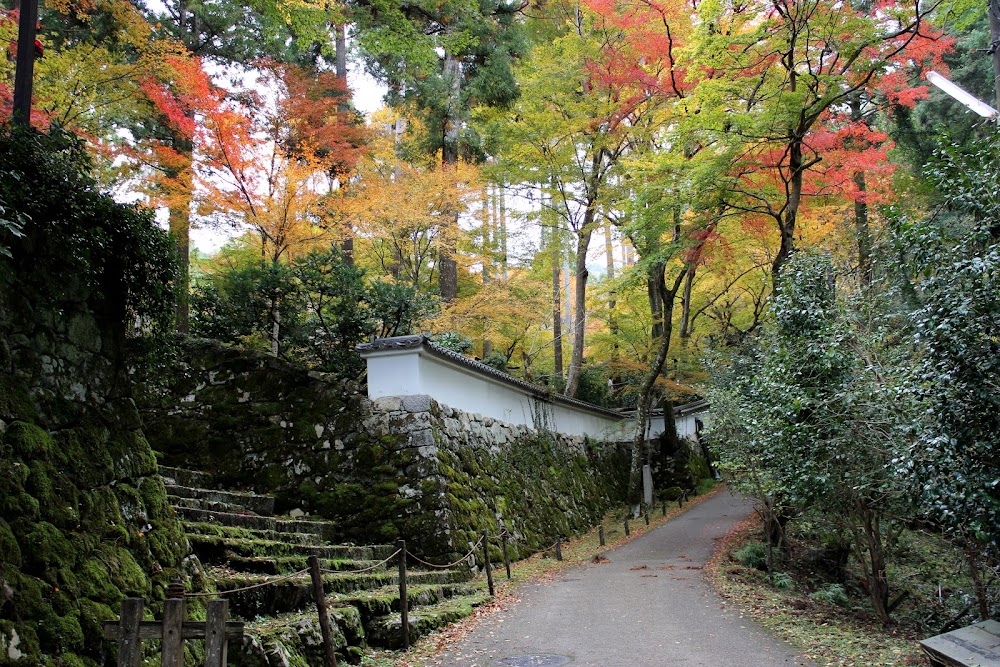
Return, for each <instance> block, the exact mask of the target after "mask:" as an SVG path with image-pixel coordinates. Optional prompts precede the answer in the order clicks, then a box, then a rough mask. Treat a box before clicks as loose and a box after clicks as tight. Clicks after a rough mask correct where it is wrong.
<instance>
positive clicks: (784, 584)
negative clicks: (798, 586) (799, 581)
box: [771, 572, 795, 591]
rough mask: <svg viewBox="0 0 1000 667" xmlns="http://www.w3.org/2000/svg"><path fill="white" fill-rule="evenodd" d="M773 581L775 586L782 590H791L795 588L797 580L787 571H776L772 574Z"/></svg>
mask: <svg viewBox="0 0 1000 667" xmlns="http://www.w3.org/2000/svg"><path fill="white" fill-rule="evenodd" d="M771 583H772V584H774V587H775V588H777V589H778V590H782V591H790V590H793V589H794V588H795V580H794V579H792V575H790V574H788V573H787V572H775V573H774V574H773V575H771Z"/></svg>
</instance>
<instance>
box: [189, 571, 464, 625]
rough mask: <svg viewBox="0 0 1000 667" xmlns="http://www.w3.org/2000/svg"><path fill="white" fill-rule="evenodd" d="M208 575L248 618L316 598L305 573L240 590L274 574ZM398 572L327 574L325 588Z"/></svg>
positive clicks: (448, 576)
mask: <svg viewBox="0 0 1000 667" xmlns="http://www.w3.org/2000/svg"><path fill="white" fill-rule="evenodd" d="M207 574H208V576H209V578H210V579H211V580H213V581H214V582H215V585H216V588H217V589H218V590H219V591H220V592H225V591H234V592H232V593H229V594H227V595H226V597H227V599H229V604H230V609H232V611H233V613H234V614H237V615H239V616H242V617H244V618H254V617H256V616H263V615H274V614H280V613H285V612H289V611H295V610H298V609H303V608H305V607H306V606H307V605H308V604H309V602H310V601H311V600H312V583H311V581H310V579H309V576H308V575H306V574H303V575H301V576H299V577H296V578H294V579H288V580H285V581H278V582H275V583H273V584H271V585H269V586H261V587H260V588H253V589H251V590H244V591H236V589H241V588H246V587H248V586H253V585H255V584H259V583H264V582H266V581H268V580H269V579H273V577H264V576H261V575H253V574H247V573H240V572H232V571H229V570H220V569H215V568H210V569H209V570H208V573H207ZM467 576H468V575H467V574H466V573H464V572H459V571H457V570H443V571H439V572H410V573H408V574H407V581H408V582H410V583H411V584H412V585H419V584H438V585H441V584H451V583H459V582H461V581H463V580H465V579H466V578H467ZM397 584H398V576H397V574H396V573H395V572H365V573H361V574H352V573H349V572H344V573H337V574H326V575H323V589H324V590H325V591H326V593H327V594H328V595H329V594H332V593H352V592H355V591H361V590H368V589H372V588H380V587H383V586H390V585H397Z"/></svg>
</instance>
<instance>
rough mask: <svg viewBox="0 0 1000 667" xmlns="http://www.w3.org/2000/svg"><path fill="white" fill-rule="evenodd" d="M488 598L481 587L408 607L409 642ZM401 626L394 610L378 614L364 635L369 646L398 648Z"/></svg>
mask: <svg viewBox="0 0 1000 667" xmlns="http://www.w3.org/2000/svg"><path fill="white" fill-rule="evenodd" d="M489 599H490V594H489V592H488V591H485V590H481V591H478V592H475V593H471V594H469V595H463V596H458V597H453V598H448V599H445V600H442V601H440V602H438V603H436V604H432V605H427V606H420V607H417V608H415V609H411V610H409V613H408V614H407V619H408V621H409V622H408V625H409V628H410V633H409V634H410V642H413V641H414V640H416V639H417V638H419V637H423V636H425V635H427V634H429V633H431V632H433V631H434V630H437V629H438V628H442V627H444V626H446V625H448V624H449V623H454V622H455V621H459V620H461V619H463V618H465V617H467V616H469V615H471V614H472V611H473V609H475V608H476V607H479V606H480V605H483V604H485V603H486V602H488V601H489ZM402 628H403V623H402V621H401V619H400V616H399V613H398V612H395V613H392V614H388V615H386V616H380V617H378V618H377V619H375V620H374V621H373V622H372V623H370V624H369V625H367V626H366V627H365V636H366V638H367V640H368V644H369V645H370V646H379V647H384V648H394V649H395V648H402V644H403V634H402Z"/></svg>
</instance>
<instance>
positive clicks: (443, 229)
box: [327, 113, 479, 292]
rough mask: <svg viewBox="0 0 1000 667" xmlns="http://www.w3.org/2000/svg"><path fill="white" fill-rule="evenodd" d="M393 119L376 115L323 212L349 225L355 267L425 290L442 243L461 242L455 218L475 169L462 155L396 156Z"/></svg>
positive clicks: (470, 194) (436, 272)
mask: <svg viewBox="0 0 1000 667" xmlns="http://www.w3.org/2000/svg"><path fill="white" fill-rule="evenodd" d="M397 118H398V117H397V116H395V115H392V114H387V113H383V114H380V115H377V116H376V120H377V127H376V129H375V131H374V133H373V138H372V142H371V151H370V152H369V154H368V155H367V156H366V158H365V159H364V160H362V161H361V162H360V163H359V164H358V170H357V179H356V181H355V182H354V183H353V184H352V186H351V187H350V189H349V190H347V191H344V192H338V193H336V195H335V196H331V198H330V207H329V209H328V212H327V216H328V220H329V221H330V224H331V225H333V226H336V227H339V228H348V227H349V228H352V229H354V230H355V232H356V234H357V237H356V240H355V246H356V259H357V261H358V263H359V265H360V266H362V267H366V268H369V269H374V270H376V271H378V273H379V274H380V275H385V276H391V277H392V278H393V279H394V280H396V281H400V282H403V283H406V284H409V285H412V286H413V287H415V288H417V289H420V290H422V291H426V292H431V291H435V289H436V287H437V285H438V284H439V277H440V271H441V264H440V256H441V252H442V249H443V248H458V247H462V246H465V245H466V244H467V243H468V242H469V239H468V236H467V235H466V234H465V233H464V232H463V231H462V229H461V228H460V227H459V226H458V225H456V224H455V220H456V219H458V218H460V217H463V216H466V215H468V214H470V213H471V211H472V210H473V208H474V206H475V204H476V200H477V198H478V187H479V171H478V169H477V168H476V167H475V166H473V165H470V164H468V163H466V162H464V161H459V162H457V163H456V164H453V165H450V166H448V167H445V166H442V165H441V164H440V163H438V162H437V161H436V160H433V159H425V160H415V161H413V162H407V161H406V160H404V159H402V158H401V157H400V156H399V155H398V147H397V142H396V136H395V132H396V128H397V122H396V119H397ZM466 256H469V255H466Z"/></svg>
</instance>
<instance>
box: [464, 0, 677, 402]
mask: <svg viewBox="0 0 1000 667" xmlns="http://www.w3.org/2000/svg"><path fill="white" fill-rule="evenodd" d="M549 11H550V15H549V17H548V19H549V20H548V21H547V22H546V26H545V27H539V28H538V30H539V32H540V35H539V37H538V39H539V41H540V42H541V43H539V44H537V45H536V47H535V49H534V50H533V51H532V54H531V56H530V57H529V58H527V59H526V60H525V62H524V63H523V65H522V66H520V67H519V69H518V73H519V76H520V81H521V87H522V94H521V97H520V98H519V99H518V100H517V102H516V103H515V104H514V105H513V106H512V107H511V109H510V110H509V111H507V112H505V113H503V114H498V113H493V114H490V113H481V114H480V115H479V116H480V122H481V123H482V125H483V126H484V128H485V129H484V132H485V133H487V134H488V135H494V136H496V137H497V139H496V142H497V143H498V145H500V146H502V150H501V154H500V155H499V156H498V157H499V163H500V164H501V165H502V167H501V168H503V169H504V170H505V171H507V172H508V173H509V174H512V175H513V176H516V179H517V180H519V181H520V182H522V183H525V184H528V185H529V186H530V187H535V186H534V184H536V183H538V184H540V186H539V187H538V190H540V191H541V199H542V201H543V202H546V204H545V205H546V206H547V207H548V210H549V211H550V213H551V214H552V215H553V216H554V218H555V220H556V221H554V222H552V223H550V224H552V225H554V226H555V227H557V228H559V229H563V230H565V231H566V232H568V233H569V234H571V236H572V238H573V239H574V245H575V248H574V250H573V256H574V267H573V273H574V281H573V299H574V306H573V321H572V327H571V330H572V353H571V357H570V363H569V370H568V377H567V380H566V389H565V391H566V394H567V395H570V396H572V395H574V394H575V393H576V390H577V386H578V382H579V378H580V373H581V371H582V368H583V357H584V346H585V342H586V341H585V332H586V294H587V280H588V271H587V267H586V261H587V253H588V250H589V247H590V242H591V239H592V236H593V234H594V232H595V230H596V229H597V228H598V227H599V226H600V224H601V222H603V217H604V216H606V215H610V214H611V213H612V212H613V211H614V210H615V208H616V206H617V204H616V202H617V201H619V200H620V198H621V197H622V196H623V192H622V191H621V190H620V189H618V188H617V187H616V183H617V180H618V179H620V178H622V177H623V176H624V173H623V171H622V163H623V162H624V158H625V156H626V155H628V154H630V153H631V152H635V151H640V150H642V149H644V148H645V147H646V146H647V145H648V143H647V138H648V137H650V136H651V135H652V134H653V133H655V131H656V129H657V127H658V125H657V122H658V121H657V119H656V110H657V109H658V107H659V105H660V104H661V103H662V102H663V101H664V100H665V99H667V98H669V97H671V96H673V95H676V93H677V85H679V84H678V82H677V79H676V77H675V76H674V72H673V57H674V56H673V53H672V48H673V46H672V45H673V37H674V32H672V30H675V29H676V28H672V27H671V26H672V25H673V24H672V23H671V21H673V20H674V19H675V18H677V16H676V15H675V14H673V13H671V12H669V11H668V10H667V9H665V8H663V7H661V6H659V5H656V4H646V3H633V4H626V5H620V6H614V7H612V6H611V5H607V4H603V5H602V4H595V5H593V6H587V7H578V6H575V5H573V4H571V3H558V4H555V5H553V6H552V7H551V8H550V10H549ZM663 36H666V37H665V38H663V39H661V37H663Z"/></svg>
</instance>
